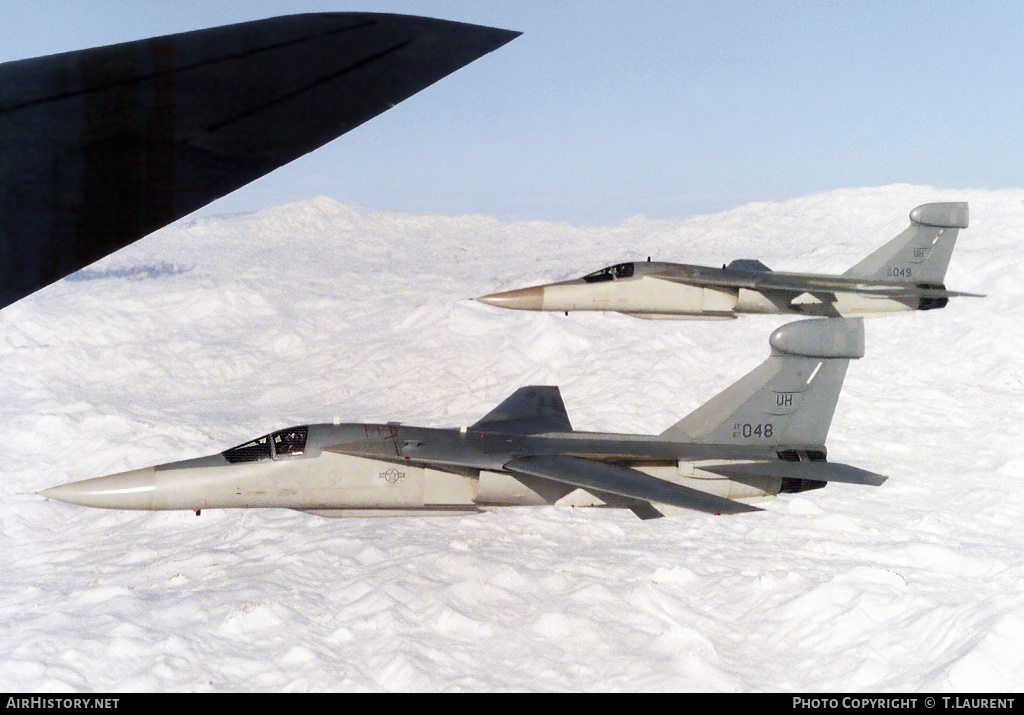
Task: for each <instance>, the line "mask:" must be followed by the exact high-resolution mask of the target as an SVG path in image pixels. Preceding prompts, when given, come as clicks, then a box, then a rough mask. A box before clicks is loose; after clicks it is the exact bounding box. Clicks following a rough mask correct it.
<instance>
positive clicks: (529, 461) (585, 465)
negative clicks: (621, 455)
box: [505, 456, 763, 514]
mask: <svg viewBox="0 0 1024 715" xmlns="http://www.w3.org/2000/svg"><path fill="white" fill-rule="evenodd" d="M505 469H506V470H508V471H510V472H512V473H513V474H529V475H530V476H534V477H543V478H545V479H551V480H554V481H557V482H563V483H565V484H572V485H573V486H577V487H581V488H583V489H594V490H597V491H601V492H608V493H610V494H617V495H619V496H624V497H631V498H633V499H642V500H644V501H649V502H655V503H660V504H671V505H672V506H677V507H680V508H682V509H692V510H694V511H700V512H704V513H705V514H739V513H742V512H748V511H763V510H762V509H758V508H757V507H755V506H750V505H748V504H743V503H741V502H738V501H733V500H732V499H726V498H724V497H719V496H715V495H714V494H708V493H707V492H702V491H700V490H699V489H691V488H689V487H684V486H681V485H679V484H673V483H672V482H666V481H665V480H664V479H658V478H656V477H652V476H651V475H649V474H645V473H643V472H640V471H637V470H636V469H630V468H629V467H621V466H619V465H615V464H606V463H604V462H593V461H590V460H588V459H579V458H578V457H562V456H541V457H522V458H520V459H513V460H512V461H511V462H509V463H508V464H506V465H505Z"/></svg>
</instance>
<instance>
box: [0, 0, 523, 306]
mask: <svg viewBox="0 0 1024 715" xmlns="http://www.w3.org/2000/svg"><path fill="white" fill-rule="evenodd" d="M518 34H519V33H517V32H510V31H507V30H498V29H495V28H490V27H480V26H477V25H466V24H463V23H457V22H448V21H444V20H434V19H430V18H422V17H412V16H406V15H386V14H378V13H319V14H308V15H290V16H285V17H277V18H272V19H268V20H259V21H256V22H246V23H241V24H237V25H229V26H226V27H218V28H213V29H208V30H198V31H194V32H185V33H181V34H176V35H168V36H165V37H156V38H150V39H145V40H139V41H136V42H126V43H122V44H118V45H110V46H107V47H97V48H93V49H88V50H80V51H75V52H67V53H63V54H58V55H50V56H46V57H37V58H34V59H26V60H19V61H15V62H7V63H4V64H0V156H2V157H3V160H2V161H0V308H3V307H4V306H6V305H9V304H11V303H13V302H14V301H16V300H19V299H20V298H23V297H24V296H26V295H28V294H29V293H32V292H34V291H36V290H38V289H39V288H42V287H43V286H45V285H48V284H50V283H52V282H54V281H56V280H58V279H60V278H63V277H64V276H66V275H68V274H70V273H72V272H74V271H76V270H78V269H80V268H83V267H85V266H87V265H89V264H90V263H92V262H94V261H96V260H98V259H99V258H102V257H103V256H105V255H107V254H109V253H113V252H114V251H116V250H118V249H120V248H123V247H124V246H127V245H128V244H129V243H132V242H133V241H135V240H136V239H138V238H141V237H142V236H144V235H146V234H149V233H151V232H153V231H155V230H156V229H158V228H160V227H162V226H165V225H167V224H169V223H171V222H172V221H175V220H177V219H179V218H181V217H182V216H185V215H186V214H188V213H191V212H192V211H195V210H196V209H198V208H200V207H202V206H204V205H206V204H208V203H209V202H211V201H213V200H214V199H217V198H219V197H221V196H224V195H225V194H227V193H229V192H231V191H234V190H235V189H237V188H239V187H240V186H243V185H245V184H247V183H249V182H250V181H253V180H254V179H257V178H259V177H260V176H263V175H264V174H266V173H268V172H270V171H272V170H273V169H276V168H277V167H279V166H282V165H284V164H286V163H288V162H290V161H292V160H293V159H296V158H297V157H299V156H301V155H303V154H305V153H307V152H310V151H312V150H313V149H316V148H317V147H319V146H321V145H323V144H325V143H327V142H329V141H331V140H332V139H334V138H336V137H338V136H340V135H341V134H344V133H345V132H347V131H349V130H350V129H353V128H354V127H356V126H358V125H360V124H362V123H363V122H365V121H367V120H368V119H371V118H372V117H375V116H377V115H378V114H380V113H381V112H384V111H385V110H387V109H390V108H391V107H393V106H394V105H395V104H397V103H398V102H401V101H402V100H403V99H406V98H407V97H409V96H411V95H413V94H415V93H416V92H418V91H420V90H421V89H423V88H425V87H427V86H429V85H430V84H432V83H434V82H436V81H437V80H439V79H441V78H442V77H444V76H446V75H448V74H450V73H451V72H454V71H455V70H457V69H458V68H460V67H462V66H464V65H466V64H469V63H470V62H472V61H473V60H475V59H477V58H479V57H481V56H482V55H484V54H486V53H488V52H490V51H492V50H495V49H497V48H498V47H500V46H502V45H504V44H505V43H506V42H508V41H510V40H512V39H513V38H515V37H516V36H517V35H518Z"/></svg>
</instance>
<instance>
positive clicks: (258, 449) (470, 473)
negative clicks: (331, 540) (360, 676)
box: [43, 424, 824, 516]
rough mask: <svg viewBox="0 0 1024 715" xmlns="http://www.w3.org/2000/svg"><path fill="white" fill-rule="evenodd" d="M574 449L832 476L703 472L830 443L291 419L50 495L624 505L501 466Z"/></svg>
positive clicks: (665, 466) (460, 506)
mask: <svg viewBox="0 0 1024 715" xmlns="http://www.w3.org/2000/svg"><path fill="white" fill-rule="evenodd" d="M543 455H567V456H573V457H579V458H583V459H589V460H594V461H603V462H609V463H614V464H618V465H625V466H630V467H633V468H634V469H637V470H639V471H642V472H645V473H647V474H649V475H651V476H654V477H657V478H659V479H662V480H665V481H668V482H672V483H675V484H680V485H684V486H689V487H691V488H695V489H699V490H701V491H705V492H707V493H710V494H714V495H717V496H721V497H725V498H729V499H739V500H743V499H751V498H758V497H765V496H770V495H774V494H777V493H779V492H780V491H800V490H802V489H803V488H817V487H820V486H823V483H819V482H812V481H808V480H803V481H805V482H807V483H806V484H801V480H799V479H795V480H794V479H786V478H784V477H780V476H777V475H776V476H763V477H748V478H744V479H743V480H742V481H739V480H735V479H729V478H726V477H723V476H721V475H720V474H716V473H714V472H711V471H708V470H706V469H704V467H709V466H715V465H722V464H732V463H735V464H743V463H749V462H751V461H760V460H780V459H782V460H793V461H799V460H801V459H802V460H805V461H806V460H811V461H814V460H822V459H824V452H823V449H822V448H820V447H814V446H808V448H807V449H801V450H798V449H795V448H792V447H790V448H787V449H786V450H783V449H782V448H780V447H778V446H773V445H769V444H765V445H763V446H758V445H742V446H736V445H710V444H695V443H681V442H674V441H666V440H664V439H662V438H660V437H658V436H655V435H624V434H606V433H590V432H566V433H548V434H538V435H522V434H502V433H496V432H480V431H474V430H472V429H469V428H464V429H436V428H427V427H412V426H406V425H398V424H340V425H332V424H318V425H308V426H301V427H293V428H289V429H288V430H280V431H278V432H275V433H272V434H270V435H265V436H264V437H261V438H258V439H256V440H253V441H251V442H247V443H245V444H243V445H239V446H238V447H235V448H232V449H229V450H225V451H224V452H221V453H219V454H215V455H211V456H208V457H201V458H198V459H189V460H185V461H179V462H171V463H168V464H162V465H157V466H155V467H147V468H144V469H137V470H133V471H130V472H123V473H120V474H115V475H111V476H107V477H99V478H96V479H89V480H85V481H80V482H74V483H71V484H66V485H63V486H59V487H55V488H53V489H50V490H47V491H45V492H43V495H44V496H47V497H49V498H53V499H57V500H61V501H67V502H71V503H75V504H81V505H85V506H95V507H103V508H113V509H141V510H173V509H191V510H201V509H213V508H253V507H276V508H288V509H298V510H301V511H307V512H310V513H315V514H320V515H324V516H384V515H401V514H406V513H413V512H415V513H421V512H430V513H438V514H442V513H443V514H452V513H460V512H463V513H464V512H467V511H478V510H480V509H487V508H492V507H499V506H527V505H543V504H556V503H558V504H569V505H573V506H608V505H611V506H615V505H616V503H615V499H614V498H612V499H599V498H595V497H594V496H592V495H590V494H586V493H583V492H581V491H578V490H575V489H574V488H572V487H571V486H566V485H562V484H555V483H553V482H549V481H547V480H543V479H539V480H538V479H529V478H524V477H523V476H522V475H519V476H517V475H514V474H511V473H510V472H508V471H506V470H504V469H503V467H504V465H505V464H508V463H509V462H510V461H511V460H513V459H516V458H519V457H524V456H543Z"/></svg>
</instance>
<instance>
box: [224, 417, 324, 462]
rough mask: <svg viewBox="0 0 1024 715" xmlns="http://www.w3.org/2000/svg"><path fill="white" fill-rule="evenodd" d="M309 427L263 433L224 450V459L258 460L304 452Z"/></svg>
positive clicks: (238, 460)
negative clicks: (258, 436)
mask: <svg viewBox="0 0 1024 715" xmlns="http://www.w3.org/2000/svg"><path fill="white" fill-rule="evenodd" d="M308 435H309V427H307V426H302V427H289V428H288V429H283V430H280V431H279V432H273V433H271V434H267V435H263V436H262V437H260V438H258V439H254V440H252V441H251V442H246V443H245V444H240V445H238V446H237V447H232V448H231V449H227V450H225V451H223V452H222V453H221V454H223V455H224V459H226V460H228V461H229V462H231V463H232V464H235V463H238V462H258V461H260V460H262V459H277V458H278V457H284V456H287V455H294V454H302V453H303V452H304V451H306V437H307V436H308Z"/></svg>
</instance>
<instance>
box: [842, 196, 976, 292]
mask: <svg viewBox="0 0 1024 715" xmlns="http://www.w3.org/2000/svg"><path fill="white" fill-rule="evenodd" d="M967 218H968V217H967V204H966V202H965V203H937V204H922V205H921V206H918V207H917V208H915V209H914V210H913V211H911V212H910V227H909V228H907V230H905V231H904V232H903V233H901V234H900V235H899V236H897V237H896V238H894V239H892V240H891V241H889V242H888V243H886V244H885V245H884V246H882V247H881V248H879V249H878V250H877V251H875V252H874V253H872V254H871V255H870V256H868V257H867V258H865V259H864V260H863V261H861V262H860V263H858V264H857V265H855V266H853V268H851V269H850V270H848V271H846V273H844V274H843V275H844V276H850V277H855V278H878V279H888V280H895V281H906V282H907V283H931V284H941V283H942V281H943V279H944V278H945V277H946V269H947V268H948V267H949V258H950V256H951V255H952V254H953V246H954V245H955V244H956V236H957V233H958V232H959V229H961V228H967Z"/></svg>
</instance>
